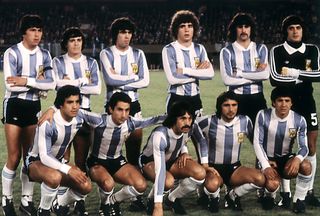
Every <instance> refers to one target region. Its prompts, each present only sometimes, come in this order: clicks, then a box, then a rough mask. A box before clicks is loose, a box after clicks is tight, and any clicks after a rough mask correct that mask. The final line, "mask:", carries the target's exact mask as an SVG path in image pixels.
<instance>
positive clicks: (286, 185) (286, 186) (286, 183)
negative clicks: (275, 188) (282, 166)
mask: <svg viewBox="0 0 320 216" xmlns="http://www.w3.org/2000/svg"><path fill="white" fill-rule="evenodd" d="M280 191H281V192H285V193H287V192H289V193H290V194H291V190H290V179H284V178H283V179H281V188H280Z"/></svg>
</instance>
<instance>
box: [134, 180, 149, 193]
mask: <svg viewBox="0 0 320 216" xmlns="http://www.w3.org/2000/svg"><path fill="white" fill-rule="evenodd" d="M147 186H148V185H147V181H146V180H145V179H144V178H140V179H137V180H136V181H135V183H134V188H135V189H136V190H137V191H138V192H139V193H143V192H145V191H146V189H147Z"/></svg>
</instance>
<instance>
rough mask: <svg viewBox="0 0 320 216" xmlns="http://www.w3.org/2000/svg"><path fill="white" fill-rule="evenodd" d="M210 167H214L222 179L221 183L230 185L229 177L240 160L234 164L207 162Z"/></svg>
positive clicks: (237, 166) (239, 164)
mask: <svg viewBox="0 0 320 216" xmlns="http://www.w3.org/2000/svg"><path fill="white" fill-rule="evenodd" d="M209 166H210V167H213V168H215V169H216V170H217V171H218V173H219V174H220V176H221V177H222V179H223V183H224V184H225V185H227V186H228V187H230V186H231V185H230V178H231V176H232V174H233V173H234V171H235V170H236V169H238V168H239V167H240V166H241V163H240V161H239V162H236V163H234V164H209Z"/></svg>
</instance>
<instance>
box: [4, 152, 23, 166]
mask: <svg viewBox="0 0 320 216" xmlns="http://www.w3.org/2000/svg"><path fill="white" fill-rule="evenodd" d="M20 160H21V153H20V152H15V153H13V154H11V153H10V156H8V159H7V167H10V168H12V169H14V170H16V169H17V167H18V166H19V163H20Z"/></svg>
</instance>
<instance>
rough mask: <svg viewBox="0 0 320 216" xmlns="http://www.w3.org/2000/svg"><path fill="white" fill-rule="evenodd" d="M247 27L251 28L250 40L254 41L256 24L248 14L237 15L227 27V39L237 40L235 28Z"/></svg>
mask: <svg viewBox="0 0 320 216" xmlns="http://www.w3.org/2000/svg"><path fill="white" fill-rule="evenodd" d="M241 25H248V26H250V27H251V33H250V39H251V40H252V41H254V39H255V37H256V23H255V21H254V19H253V17H252V16H251V15H250V14H249V13H237V14H236V15H234V17H233V18H232V20H231V21H230V23H229V25H228V33H227V37H228V39H229V41H231V42H234V41H236V40H237V26H241Z"/></svg>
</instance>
